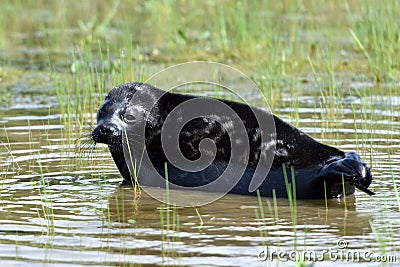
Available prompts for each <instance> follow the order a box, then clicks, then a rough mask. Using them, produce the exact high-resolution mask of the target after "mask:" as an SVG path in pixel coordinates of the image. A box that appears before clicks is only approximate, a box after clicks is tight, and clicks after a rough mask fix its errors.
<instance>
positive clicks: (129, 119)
mask: <svg viewBox="0 0 400 267" xmlns="http://www.w3.org/2000/svg"><path fill="white" fill-rule="evenodd" d="M123 119H124V121H125V122H126V123H129V122H134V121H135V120H136V117H135V116H133V115H131V114H127V115H125V116H123Z"/></svg>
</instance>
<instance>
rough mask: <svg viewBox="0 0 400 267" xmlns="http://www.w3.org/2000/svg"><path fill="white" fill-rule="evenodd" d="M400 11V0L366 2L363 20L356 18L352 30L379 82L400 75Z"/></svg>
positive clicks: (372, 0)
mask: <svg viewBox="0 0 400 267" xmlns="http://www.w3.org/2000/svg"><path fill="white" fill-rule="evenodd" d="M399 10H400V2H399V1H397V0H388V1H384V2H383V1H374V0H367V1H363V2H362V9H361V11H362V13H361V19H359V20H355V21H354V23H353V26H352V29H351V35H352V36H353V38H354V40H355V42H356V44H357V46H358V47H359V49H360V50H361V51H362V53H364V55H365V57H366V58H367V60H368V67H369V69H370V71H371V72H372V73H373V75H374V78H375V80H376V81H378V82H379V81H386V80H391V79H397V80H398V78H399V76H398V75H399V74H398V70H399V68H400V59H399V57H398V55H399V53H400V34H399V28H400V20H399V19H398V15H399Z"/></svg>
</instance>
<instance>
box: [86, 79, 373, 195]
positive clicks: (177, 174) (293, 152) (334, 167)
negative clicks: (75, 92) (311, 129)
mask: <svg viewBox="0 0 400 267" xmlns="http://www.w3.org/2000/svg"><path fill="white" fill-rule="evenodd" d="M135 94H139V97H136V96H137V95H135ZM134 95H135V97H134ZM193 99H207V98H205V97H198V96H193V95H186V94H178V93H171V92H165V91H163V90H160V89H158V88H155V87H153V86H151V85H148V84H144V83H127V84H122V85H119V86H117V87H115V88H114V89H112V90H111V91H110V93H109V94H108V96H107V97H106V99H105V102H104V103H103V105H102V106H101V107H100V109H99V110H98V113H97V123H98V126H97V127H96V128H95V129H94V130H93V132H92V139H93V140H94V141H95V142H97V143H104V144H107V145H108V147H109V150H110V152H111V155H112V157H113V159H114V162H115V164H116V165H117V167H118V169H119V171H120V173H121V174H122V176H123V177H124V183H131V182H132V181H134V180H135V179H136V178H137V177H135V179H134V177H133V175H131V173H130V171H129V168H128V165H127V162H126V160H125V159H126V157H125V156H124V149H123V140H124V138H123V136H124V134H126V132H127V131H128V134H130V136H133V137H135V136H138V138H139V137H143V140H144V142H140V141H138V140H132V142H133V143H132V144H135V142H137V143H138V144H142V145H143V148H144V149H146V152H147V155H148V156H149V159H150V162H151V165H152V166H153V167H154V168H155V169H156V170H157V172H158V173H160V174H161V175H162V176H164V175H165V173H164V172H165V164H166V163H167V166H168V179H169V181H170V182H171V183H173V184H177V185H180V186H184V187H189V188H190V187H197V186H201V185H204V184H208V183H210V182H212V181H214V180H215V179H217V178H218V177H219V175H220V174H221V173H222V172H223V171H224V170H225V169H226V168H227V165H228V162H229V160H230V159H231V149H232V143H231V140H230V137H229V135H228V133H227V131H226V129H227V127H228V128H229V125H231V124H230V122H231V120H230V118H229V116H228V117H227V116H223V118H222V119H221V118H216V117H215V116H218V114H215V116H214V117H213V116H211V117H199V118H195V119H193V120H191V121H189V122H188V123H186V124H185V126H184V127H183V128H182V129H181V131H180V132H179V139H178V140H179V147H176V149H179V151H180V152H181V154H182V155H183V156H184V157H185V159H187V160H189V161H196V160H198V159H199V158H200V156H201V155H202V154H206V155H208V156H209V157H210V158H211V159H212V161H211V164H210V165H209V166H208V167H207V168H205V169H202V170H199V171H197V172H196V171H195V172H187V171H185V170H182V169H180V168H176V167H174V164H171V162H170V161H169V159H168V157H167V156H166V155H165V153H164V150H163V146H162V138H161V131H162V127H163V124H164V122H165V120H166V119H167V117H168V115H169V114H170V113H171V112H173V111H174V112H176V110H174V109H175V108H176V107H177V106H179V105H180V104H182V103H184V102H185V101H189V100H193ZM132 100H134V101H132ZM219 101H222V102H223V103H224V104H226V105H227V106H228V107H229V108H231V109H232V110H233V111H234V112H235V113H236V114H237V115H238V116H239V118H240V119H241V121H242V122H243V125H244V127H245V131H246V137H247V140H246V142H248V144H249V149H248V150H246V151H245V152H244V154H243V157H244V158H246V162H245V163H244V164H245V165H246V166H245V172H244V174H243V175H242V176H241V178H240V180H239V181H238V182H237V183H235V185H234V186H233V188H232V189H231V190H230V193H238V194H246V195H255V194H256V192H255V191H251V192H250V191H249V185H250V182H251V179H252V177H253V174H254V172H255V168H256V165H257V164H261V165H262V164H263V162H259V161H260V160H262V158H263V157H262V155H263V153H265V152H266V151H268V147H267V146H266V143H265V142H262V141H261V131H262V129H260V126H259V124H258V121H257V118H256V117H257V116H271V118H273V119H272V123H274V124H275V129H276V135H275V136H273V137H272V139H270V140H267V143H273V145H274V146H273V149H274V151H273V154H274V157H273V162H272V166H271V168H265V179H264V180H263V181H262V183H261V184H260V185H259V186H258V188H257V189H258V190H259V192H260V194H261V195H262V196H272V195H273V191H275V195H276V196H277V197H287V196H288V192H289V191H288V185H289V186H292V187H295V188H290V191H291V192H293V191H294V190H295V193H296V197H297V198H324V197H325V196H327V197H337V196H339V195H343V194H346V195H347V194H352V193H354V191H355V187H357V188H358V189H360V190H362V191H364V192H365V193H367V194H369V195H373V194H374V193H373V192H371V191H370V190H369V189H368V186H369V185H370V184H371V181H372V175H371V171H370V169H369V168H368V167H367V166H366V164H365V163H364V162H363V161H362V160H361V158H360V157H359V156H358V155H357V154H356V153H355V152H347V153H345V152H343V151H341V150H339V149H337V148H334V147H331V146H328V145H324V144H322V143H319V142H318V141H316V140H315V139H313V138H312V137H310V136H309V135H307V134H305V133H304V132H302V131H300V130H299V129H297V128H295V127H293V126H291V125H290V124H288V123H286V122H284V121H283V120H281V119H280V118H278V117H276V116H275V115H271V114H269V113H267V112H266V111H263V110H261V109H257V108H254V107H249V106H247V105H245V104H242V103H237V102H233V101H227V100H219ZM143 103H151V105H150V106H146V105H143ZM149 107H150V108H149ZM254 111H256V113H257V114H256V115H257V116H256V115H255V113H254ZM221 120H222V122H221ZM127 126H128V127H127ZM136 126H143V127H144V128H143V129H144V136H141V134H140V132H137V133H136V130H135V129H136V128H135V127H136ZM204 139H209V140H211V141H212V142H213V143H214V145H215V147H213V148H214V149H209V148H202V144H201V142H202V140H204ZM241 141H244V140H236V143H241ZM138 147H139V149H138ZM138 147H136V148H132V150H133V152H132V155H133V157H135V158H136V159H140V157H141V155H142V154H143V151H142V150H141V149H140V145H139V146H138ZM131 160H132V159H131ZM142 167H143V168H145V166H142ZM136 175H137V174H136ZM138 176H139V178H143V181H145V182H144V183H145V184H148V185H152V184H151V182H146V179H145V178H146V177H140V176H146V173H142V174H139V175H138ZM343 182H344V184H343ZM343 188H344V191H345V192H343ZM216 191H218V189H216Z"/></svg>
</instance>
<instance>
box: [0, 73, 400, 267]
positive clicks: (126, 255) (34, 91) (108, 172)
mask: <svg viewBox="0 0 400 267" xmlns="http://www.w3.org/2000/svg"><path fill="white" fill-rule="evenodd" d="M43 80H44V81H46V79H45V78H44V79H43ZM307 86H309V85H304V88H302V89H299V92H301V95H300V94H297V96H296V97H293V94H292V93H291V92H290V91H288V90H287V91H284V92H283V93H282V99H284V100H283V101H282V102H281V103H280V105H279V106H278V107H275V113H277V114H278V115H279V116H281V117H283V118H285V119H286V120H289V118H296V117H297V118H298V119H297V120H295V119H292V121H291V122H292V123H294V124H296V125H298V126H299V127H300V128H301V129H302V130H304V131H305V132H307V133H309V134H311V135H312V136H314V137H316V138H317V139H318V140H321V141H324V142H326V143H329V144H331V145H334V146H337V147H339V148H341V149H343V150H357V151H358V152H359V153H360V154H361V155H362V157H363V158H364V160H365V161H366V162H368V164H369V165H370V166H371V167H372V172H373V177H374V181H373V183H372V185H371V187H370V189H371V190H372V191H374V192H376V193H377V194H376V195H375V196H372V197H370V196H368V195H366V194H364V193H363V192H360V191H357V192H356V194H355V195H354V196H349V197H346V199H330V200H329V201H328V203H325V201H324V200H307V201H305V200H298V201H297V209H296V213H297V214H296V215H294V214H293V210H292V209H291V208H290V205H289V202H288V201H287V200H284V199H278V200H277V201H276V203H274V200H273V199H269V198H263V199H262V209H261V208H260V204H259V202H258V199H257V198H256V197H247V196H240V195H226V196H225V197H223V198H222V199H220V200H218V201H216V202H214V203H211V204H209V205H206V206H203V207H199V208H198V209H197V211H196V209H194V208H171V207H169V208H165V205H164V204H163V203H160V202H158V201H156V200H154V199H152V198H151V197H149V196H148V195H146V194H145V193H144V192H142V194H140V195H138V194H136V193H135V192H134V191H133V190H132V188H131V187H121V186H119V182H120V181H121V178H120V175H119V173H118V170H117V169H116V167H115V165H114V163H113V161H112V159H111V156H110V155H109V153H108V151H107V149H105V148H104V147H98V148H97V149H96V151H93V152H91V153H79V152H78V151H77V150H76V149H75V144H69V143H68V142H67V139H66V137H63V136H64V134H63V133H64V132H65V126H64V124H63V123H62V122H61V120H60V118H61V117H62V115H61V114H60V111H59V110H58V105H57V104H55V103H57V100H56V99H55V97H54V94H51V93H44V91H45V90H40V88H50V87H51V83H50V82H48V81H47V82H43V83H42V85H40V86H34V85H32V83H31V82H29V80H28V79H26V78H25V79H23V81H20V82H18V83H15V84H13V85H10V86H9V87H8V90H9V91H11V93H12V101H10V103H8V104H7V105H2V109H1V110H0V122H1V124H2V129H1V131H0V140H1V141H2V144H1V150H0V151H1V154H0V156H1V158H0V159H1V162H0V171H1V186H0V196H1V199H0V232H1V235H0V248H1V249H0V259H1V261H2V265H7V266H11V265H15V266H43V265H46V266H83V265H96V266H126V265H133V264H137V265H141V266H154V265H163V264H168V265H182V266H246V265H249V266H270V265H272V266H275V265H280V266H293V264H294V263H293V262H291V261H290V257H292V256H293V253H292V251H294V250H295V249H297V250H300V251H311V252H315V253H317V254H318V255H319V254H321V253H322V252H323V251H324V250H326V251H338V252H337V253H347V252H349V251H351V252H355V253H356V254H357V253H360V254H362V253H366V252H371V253H373V255H372V256H378V255H386V256H396V257H397V262H398V261H399V257H400V252H399V250H398V247H399V246H400V225H399V222H400V213H399V202H398V201H399V198H398V197H397V198H396V190H395V185H394V183H393V181H392V178H393V179H394V180H395V183H396V186H398V176H399V173H400V168H399V166H400V154H399V146H400V144H399V128H400V126H399V125H400V124H399V121H400V114H399V109H398V106H399V105H398V104H399V101H400V98H399V97H393V96H392V95H389V94H386V93H385V90H384V89H380V88H373V89H374V90H375V91H374V92H377V95H376V96H374V97H368V99H363V97H357V96H354V94H345V95H343V96H342V98H341V99H336V101H339V102H340V103H342V105H343V108H342V109H341V111H340V114H341V115H340V116H339V115H337V118H336V119H335V122H334V123H330V124H329V123H325V120H324V119H323V118H322V119H321V116H322V114H327V113H329V111H327V110H326V108H321V107H320V104H319V102H318V101H322V100H321V99H320V97H315V95H314V93H312V90H310V89H307V88H306V87H307ZM310 87H312V86H310ZM349 88H356V89H357V90H359V91H362V90H369V89H370V85H369V84H362V83H354V84H350V85H349ZM254 102H257V101H254ZM294 102H296V103H297V104H296V105H293V103H294ZM365 102H367V103H368V105H367V107H368V108H365V106H364V108H361V107H362V106H363V105H362V104H363V103H365ZM388 103H390V104H391V106H392V108H391V109H388V108H387V107H388ZM396 103H397V104H396ZM352 105H354V106H353V107H352ZM293 106H297V108H293ZM94 112H95V111H94ZM335 112H337V111H335ZM368 114H369V115H368ZM355 118H356V119H355ZM289 121H290V120H289ZM355 121H356V123H357V128H358V129H357V131H354V124H355ZM89 130H90V128H89V127H88V128H87V131H89ZM389 155H390V156H389ZM150 190H155V191H157V190H160V189H156V188H153V189H150ZM181 194H182V198H194V197H201V198H207V197H208V195H207V194H208V193H201V192H190V193H189V194H188V193H187V192H181ZM274 205H276V207H277V209H274ZM326 205H327V206H328V208H326ZM338 242H342V243H340V245H342V246H343V244H344V246H345V248H343V249H341V248H339V247H338ZM265 246H267V247H268V251H269V252H270V253H272V252H274V251H275V252H287V253H286V256H283V257H282V259H281V261H278V260H277V259H274V260H273V261H270V260H267V261H262V260H260V257H261V258H262V257H263V255H264V254H260V253H261V252H262V251H263V250H264V248H265ZM291 253H292V254H291ZM368 255H369V254H368ZM330 257H332V256H329V255H328V254H326V255H325V257H324V258H325V261H324V262H317V263H316V266H336V264H337V262H335V261H334V260H330ZM333 257H335V256H333ZM287 261H288V262H287ZM361 261H362V262H363V263H364V265H365V266H370V265H371V266H375V265H378V263H371V262H368V261H367V260H362V259H361ZM356 262H357V261H356V260H350V261H348V263H353V264H355V263H356ZM389 265H390V264H389Z"/></svg>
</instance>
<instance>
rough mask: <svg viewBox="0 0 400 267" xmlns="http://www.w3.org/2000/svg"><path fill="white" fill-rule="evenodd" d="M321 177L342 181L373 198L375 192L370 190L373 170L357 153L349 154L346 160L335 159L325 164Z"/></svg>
mask: <svg viewBox="0 0 400 267" xmlns="http://www.w3.org/2000/svg"><path fill="white" fill-rule="evenodd" d="M320 175H321V176H323V177H326V178H327V179H342V177H344V180H345V181H349V182H350V183H352V184H354V186H355V187H357V188H358V189H360V190H361V191H363V192H365V193H367V194H368V195H370V196H372V195H375V193H374V192H372V191H371V190H369V189H368V186H369V185H370V184H371V182H372V175H371V170H370V168H368V166H367V165H366V164H365V163H364V162H363V161H362V160H361V158H360V156H359V155H357V153H355V152H348V153H346V154H345V157H344V158H340V157H334V158H331V159H329V160H328V161H327V162H325V165H324V166H323V167H322V169H321V171H320Z"/></svg>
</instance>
